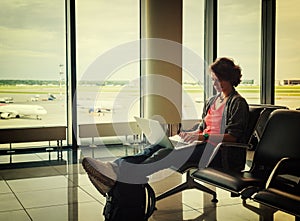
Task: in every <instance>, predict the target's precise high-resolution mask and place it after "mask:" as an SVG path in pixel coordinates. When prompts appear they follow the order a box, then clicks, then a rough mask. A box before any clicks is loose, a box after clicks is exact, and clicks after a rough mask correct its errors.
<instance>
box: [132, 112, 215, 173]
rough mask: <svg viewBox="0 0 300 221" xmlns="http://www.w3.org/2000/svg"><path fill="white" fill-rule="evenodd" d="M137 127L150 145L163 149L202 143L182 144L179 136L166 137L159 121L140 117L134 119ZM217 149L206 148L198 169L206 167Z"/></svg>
mask: <svg viewBox="0 0 300 221" xmlns="http://www.w3.org/2000/svg"><path fill="white" fill-rule="evenodd" d="M134 118H135V120H136V122H137V124H138V126H139V127H140V129H141V130H142V131H143V133H144V134H145V136H146V138H147V139H148V141H149V143H150V144H153V145H157V144H158V145H161V146H163V147H165V148H171V149H181V148H186V147H188V146H195V144H196V143H197V144H199V143H203V141H195V142H193V143H187V142H184V141H183V140H182V139H181V137H180V136H179V135H175V136H172V137H168V136H167V135H166V133H165V131H164V129H163V127H162V125H161V124H160V123H159V121H156V120H152V119H145V118H140V117H134ZM218 149H219V145H217V146H216V147H213V146H206V147H205V149H204V151H203V154H202V156H201V159H200V161H199V165H198V167H199V168H205V167H208V166H209V164H210V163H211V161H212V160H213V159H214V157H215V155H216V154H217V152H218Z"/></svg>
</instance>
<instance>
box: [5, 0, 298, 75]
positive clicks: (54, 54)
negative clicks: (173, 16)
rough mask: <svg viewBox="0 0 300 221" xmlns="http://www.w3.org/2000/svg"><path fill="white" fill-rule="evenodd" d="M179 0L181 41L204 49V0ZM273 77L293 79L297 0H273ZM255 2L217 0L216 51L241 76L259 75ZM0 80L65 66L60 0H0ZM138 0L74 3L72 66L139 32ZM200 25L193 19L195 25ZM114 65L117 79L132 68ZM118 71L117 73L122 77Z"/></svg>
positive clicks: (55, 70) (198, 50) (199, 50)
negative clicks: (237, 67) (238, 67)
mask: <svg viewBox="0 0 300 221" xmlns="http://www.w3.org/2000/svg"><path fill="white" fill-rule="evenodd" d="M183 2H184V30H185V34H184V45H185V47H188V48H190V49H191V50H194V51H195V52H196V53H199V54H200V55H201V54H202V53H203V47H202V43H203V35H202V32H201V30H202V28H203V23H202V22H203V2H202V1H200V0H183ZM277 6H278V10H277V21H278V25H277V26H276V30H277V40H276V41H277V42H276V44H277V51H276V79H278V80H280V79H287V78H300V74H299V64H300V42H299V39H300V38H299V37H300V23H299V22H298V21H299V20H300V15H299V13H298V11H299V8H300V1H299V0H289V1H286V0H278V1H277ZM260 10H261V6H260V0H251V1H249V0H220V3H219V12H220V14H219V23H220V26H219V29H218V31H219V41H218V44H219V50H218V53H219V56H229V57H232V58H234V59H235V61H236V62H237V63H238V64H240V65H241V67H242V70H243V75H244V79H255V80H256V81H258V80H259V71H260V67H259V62H260V60H259V56H260V49H259V46H260V30H259V25H260ZM0 17H1V19H0V78H1V79H43V80H59V78H60V75H59V72H60V67H59V66H60V65H61V64H63V65H64V67H65V63H66V61H65V23H64V1H63V0H51V1H45V0H1V2H0ZM138 19H139V10H138V0H110V1H108V0H78V1H77V18H76V22H77V43H78V48H77V56H78V57H77V62H78V67H77V71H78V73H79V74H82V73H84V71H85V70H86V68H87V67H88V66H89V65H90V64H91V63H92V62H93V61H95V60H96V59H97V57H99V56H101V55H103V54H104V53H105V52H107V51H110V50H112V49H113V48H115V47H118V46H119V45H121V44H124V43H126V42H130V41H135V40H138V38H139V32H138V28H139V21H138ZM199 24H200V25H199ZM137 66H138V64H135V65H134V64H130V65H127V66H126V65H124V66H123V67H120V70H119V71H118V72H119V73H118V74H116V75H115V77H116V78H122V77H125V78H126V77H128V74H126V72H127V73H128V72H130V73H132V74H136V72H137V71H138V69H137V68H136V67H137ZM121 76H122V77H121Z"/></svg>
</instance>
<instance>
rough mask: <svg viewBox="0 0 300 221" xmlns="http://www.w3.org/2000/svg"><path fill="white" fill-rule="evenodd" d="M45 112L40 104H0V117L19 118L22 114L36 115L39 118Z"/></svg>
mask: <svg viewBox="0 0 300 221" xmlns="http://www.w3.org/2000/svg"><path fill="white" fill-rule="evenodd" d="M45 114H47V111H46V110H45V108H43V107H42V106H40V105H30V104H0V118H1V119H9V118H20V117H23V116H36V119H38V120H40V119H41V117H40V116H41V115H45Z"/></svg>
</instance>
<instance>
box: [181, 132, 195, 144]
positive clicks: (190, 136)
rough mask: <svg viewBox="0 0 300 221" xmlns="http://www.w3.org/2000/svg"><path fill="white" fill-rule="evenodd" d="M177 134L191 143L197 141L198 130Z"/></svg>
mask: <svg viewBox="0 0 300 221" xmlns="http://www.w3.org/2000/svg"><path fill="white" fill-rule="evenodd" d="M179 136H180V137H181V138H182V139H183V140H184V142H187V143H193V142H195V141H199V136H200V134H199V131H192V132H180V133H179Z"/></svg>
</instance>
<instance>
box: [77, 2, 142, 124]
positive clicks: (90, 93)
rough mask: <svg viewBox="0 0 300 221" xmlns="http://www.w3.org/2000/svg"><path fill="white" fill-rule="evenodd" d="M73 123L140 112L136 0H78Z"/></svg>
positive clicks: (103, 120) (118, 118)
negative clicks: (76, 95)
mask: <svg viewBox="0 0 300 221" xmlns="http://www.w3.org/2000/svg"><path fill="white" fill-rule="evenodd" d="M76 13H77V18H76V22H77V24H76V25H77V26H76V28H77V55H78V56H77V58H78V59H77V73H78V75H77V81H78V124H85V123H107V122H115V121H130V120H131V121H133V120H134V119H133V116H139V115H140V113H139V110H140V109H139V80H138V79H139V77H140V73H139V72H140V71H139V67H140V66H139V33H140V32H139V20H140V19H139V1H138V0H126V1H124V0H117V1H106V0H78V1H77V12H76Z"/></svg>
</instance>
